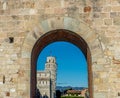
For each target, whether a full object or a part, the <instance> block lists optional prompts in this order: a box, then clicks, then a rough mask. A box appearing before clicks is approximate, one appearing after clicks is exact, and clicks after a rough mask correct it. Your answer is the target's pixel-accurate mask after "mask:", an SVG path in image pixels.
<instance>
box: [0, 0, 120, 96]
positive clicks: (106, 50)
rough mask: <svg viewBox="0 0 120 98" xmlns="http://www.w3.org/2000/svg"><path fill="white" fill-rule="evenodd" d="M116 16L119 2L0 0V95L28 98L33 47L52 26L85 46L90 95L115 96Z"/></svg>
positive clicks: (119, 58) (119, 62)
mask: <svg viewBox="0 0 120 98" xmlns="http://www.w3.org/2000/svg"><path fill="white" fill-rule="evenodd" d="M119 17H120V0H1V1H0V98H30V70H31V69H30V68H31V67H30V66H31V65H30V61H31V51H32V48H33V46H34V44H35V42H36V41H37V40H38V39H39V38H40V37H41V36H42V35H43V34H45V33H46V32H48V31H51V30H55V29H67V30H71V31H73V32H75V33H77V34H78V35H80V36H81V37H82V38H83V39H84V40H85V41H86V43H87V44H88V46H89V48H90V52H91V59H92V64H91V65H92V71H93V73H94V75H93V81H94V82H93V95H94V98H119V96H118V92H120V88H119V85H120V79H119V78H120V55H119V54H120V41H119V40H120V27H119V26H120V18H119ZM11 38H13V41H12V42H11ZM4 77H5V81H4Z"/></svg>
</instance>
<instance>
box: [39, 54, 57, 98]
mask: <svg viewBox="0 0 120 98" xmlns="http://www.w3.org/2000/svg"><path fill="white" fill-rule="evenodd" d="M56 72H57V64H56V59H55V57H52V56H49V57H47V60H46V63H45V70H44V71H37V88H38V89H39V91H40V94H41V96H42V97H43V96H47V97H48V98H55V92H56Z"/></svg>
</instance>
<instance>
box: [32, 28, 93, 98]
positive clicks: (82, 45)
mask: <svg viewBox="0 0 120 98" xmlns="http://www.w3.org/2000/svg"><path fill="white" fill-rule="evenodd" d="M57 41H66V42H70V43H72V44H74V45H76V46H77V47H78V48H79V49H80V50H81V51H82V52H83V54H84V56H85V58H86V61H87V64H88V87H89V97H90V98H93V94H92V93H93V92H92V69H91V55H90V50H89V47H88V45H87V43H86V42H85V41H84V40H83V39H82V38H81V37H80V36H79V35H78V34H76V33H74V32H72V31H69V30H64V29H57V30H53V31H50V32H48V33H46V34H44V35H43V36H42V37H40V38H39V39H38V41H37V42H36V44H35V45H34V47H33V50H32V54H31V83H30V94H31V95H30V96H31V98H35V94H36V90H37V87H36V83H37V78H36V66H37V58H38V56H39V54H40V52H41V51H42V49H43V48H44V47H46V46H47V45H48V44H50V43H53V42H57Z"/></svg>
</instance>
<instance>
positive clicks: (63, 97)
mask: <svg viewBox="0 0 120 98" xmlns="http://www.w3.org/2000/svg"><path fill="white" fill-rule="evenodd" d="M61 98H84V97H81V96H62V97H61Z"/></svg>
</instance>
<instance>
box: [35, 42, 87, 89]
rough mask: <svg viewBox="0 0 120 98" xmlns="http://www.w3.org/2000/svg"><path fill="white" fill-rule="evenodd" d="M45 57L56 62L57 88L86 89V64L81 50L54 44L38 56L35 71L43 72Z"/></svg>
mask: <svg viewBox="0 0 120 98" xmlns="http://www.w3.org/2000/svg"><path fill="white" fill-rule="evenodd" d="M47 56H55V57H56V61H57V64H58V65H57V86H74V87H88V72H87V62H86V59H85V57H84V55H83V53H82V52H81V50H80V49H79V48H78V47H76V46H75V45H73V44H71V43H68V42H62V41H60V42H54V43H51V44H49V45H47V46H46V47H45V48H44V49H43V50H42V52H41V53H40V54H39V57H38V60H37V70H44V67H45V66H44V65H45V62H46V57H47Z"/></svg>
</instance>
